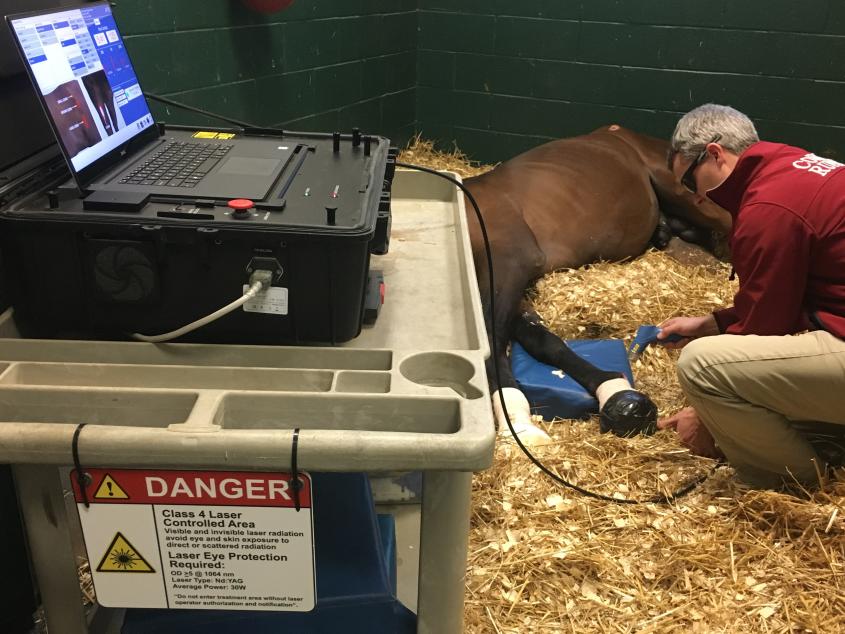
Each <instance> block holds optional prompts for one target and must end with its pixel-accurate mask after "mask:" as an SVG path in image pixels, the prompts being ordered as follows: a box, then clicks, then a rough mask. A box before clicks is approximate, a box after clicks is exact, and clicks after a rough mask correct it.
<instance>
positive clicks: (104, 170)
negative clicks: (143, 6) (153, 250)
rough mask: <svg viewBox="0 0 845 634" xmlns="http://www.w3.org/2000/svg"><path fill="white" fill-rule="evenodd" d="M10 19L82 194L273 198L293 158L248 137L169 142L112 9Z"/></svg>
mask: <svg viewBox="0 0 845 634" xmlns="http://www.w3.org/2000/svg"><path fill="white" fill-rule="evenodd" d="M6 20H7V22H8V23H9V26H10V28H11V32H12V39H13V41H14V42H15V43H16V45H17V48H18V52H19V53H20V55H21V58H22V60H23V64H24V66H25V67H26V70H27V73H28V74H29V77H30V79H31V80H32V84H33V86H34V87H35V92H36V94H37V96H38V98H39V100H40V102H41V106H42V108H43V110H44V114H45V115H46V117H47V120H48V121H49V124H50V126H51V127H52V130H53V133H54V135H55V137H56V140H57V141H58V144H59V147H60V148H61V151H62V153H63V154H64V157H65V159H66V160H67V164H68V167H69V168H70V171H71V174H72V175H73V178H74V180H75V181H76V184H77V186H78V187H79V189H80V190H81V191H82V192H93V191H111V192H115V191H116V192H120V191H127V192H144V193H149V194H151V195H160V196H168V197H173V196H177V197H186V198H192V199H196V198H215V199H224V200H225V199H231V198H249V199H252V200H263V199H266V198H267V197H268V195H269V194H270V190H271V188H272V187H273V184H274V183H275V181H276V180H277V179H278V177H279V175H280V173H281V172H282V170H283V169H284V167H285V165H286V163H287V161H288V160H289V159H290V157H291V155H292V153H293V150H294V148H293V147H290V146H289V145H287V144H284V143H280V142H279V140H278V139H268V138H266V137H264V138H260V137H250V136H244V135H243V134H240V133H219V132H207V131H188V130H167V131H166V132H165V133H164V134H163V135H162V134H161V133H160V131H159V129H158V126H156V125H155V122H154V121H153V116H152V114H151V113H150V109H149V106H148V104H147V100H146V98H145V96H144V93H143V91H142V90H141V85H140V82H139V81H138V78H137V76H136V74H135V69H134V68H133V66H132V61H131V60H130V58H129V53H128V51H127V50H126V47H125V46H124V43H123V38H122V37H121V34H120V31H119V29H118V27H117V24H116V23H115V19H114V16H113V15H112V11H111V7H110V6H109V3H108V2H95V3H88V4H85V5H80V6H77V7H61V8H53V9H42V10H41V11H35V12H29V13H22V14H17V15H10V16H6Z"/></svg>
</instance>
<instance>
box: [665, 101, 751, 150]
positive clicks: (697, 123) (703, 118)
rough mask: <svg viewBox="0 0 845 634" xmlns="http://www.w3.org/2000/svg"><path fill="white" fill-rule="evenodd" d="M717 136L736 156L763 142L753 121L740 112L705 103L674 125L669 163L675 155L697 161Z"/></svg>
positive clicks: (727, 107)
mask: <svg viewBox="0 0 845 634" xmlns="http://www.w3.org/2000/svg"><path fill="white" fill-rule="evenodd" d="M717 135H720V136H721V138H720V139H719V141H718V143H719V145H721V146H722V147H723V148H725V149H726V150H728V151H730V152H733V153H734V154H737V155H739V154H742V153H743V152H744V151H745V150H747V149H748V148H749V147H750V146H751V145H753V144H755V143H757V141H759V140H760V137H759V136H758V135H757V130H756V128H755V127H754V124H753V123H752V122H751V119H749V118H748V117H747V116H746V115H744V114H742V113H741V112H740V111H739V110H735V109H734V108H731V107H730V106H720V105H719V104H715V103H706V104H704V105H703V106H699V107H698V108H696V109H694V110H690V111H689V112H688V113H686V114H685V115H684V116H683V117H681V120H680V121H678V125H676V126H675V132H674V133H673V134H672V149H671V152H670V155H669V161H670V164H671V161H672V160H673V158H674V156H675V155H676V154H680V155H681V156H683V157H684V158H686V159H689V160H693V159H695V158H696V157H697V156H698V154H699V153H700V152H701V151H702V150H703V149H704V148H705V147H706V146H707V144H708V143H712V142H713V139H714V138H715V137H716V136H717Z"/></svg>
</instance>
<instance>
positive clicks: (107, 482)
mask: <svg viewBox="0 0 845 634" xmlns="http://www.w3.org/2000/svg"><path fill="white" fill-rule="evenodd" d="M94 498H95V499H99V500H128V499H129V496H128V495H126V491H124V490H123V489H121V488H120V485H119V484H118V483H117V482H115V481H114V478H112V477H111V476H110V475H109V474H108V473H107V474H106V475H105V476H104V477H103V481H102V482H100V486H98V487H97V492H96V493H95V494H94Z"/></svg>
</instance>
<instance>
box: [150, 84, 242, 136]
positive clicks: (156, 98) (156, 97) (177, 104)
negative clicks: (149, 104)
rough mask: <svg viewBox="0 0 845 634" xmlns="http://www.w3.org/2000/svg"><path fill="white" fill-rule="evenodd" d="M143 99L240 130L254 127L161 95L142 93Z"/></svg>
mask: <svg viewBox="0 0 845 634" xmlns="http://www.w3.org/2000/svg"><path fill="white" fill-rule="evenodd" d="M144 96H145V97H148V98H149V99H152V100H153V101H158V102H159V103H163V104H165V105H168V106H173V107H175V108H182V109H183V110H189V111H190V112H196V113H197V114H201V115H203V116H205V117H209V118H211V119H219V120H220V121H225V122H226V123H231V124H234V125H236V126H240V127H241V128H255V127H256V126H254V125H252V124H251V123H246V122H245V121H239V120H237V119H233V118H231V117H226V116H223V115H221V114H217V113H215V112H209V111H208V110H203V109H202V108H197V107H195V106H189V105H188V104H186V103H180V102H178V101H173V99H169V98H167V97H162V96H161V95H156V94H153V93H150V92H145V93H144Z"/></svg>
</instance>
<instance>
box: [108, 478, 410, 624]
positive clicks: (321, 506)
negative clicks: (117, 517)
mask: <svg viewBox="0 0 845 634" xmlns="http://www.w3.org/2000/svg"><path fill="white" fill-rule="evenodd" d="M311 477H312V481H313V483H314V545H315V549H316V552H315V557H316V567H317V569H316V577H317V579H316V581H317V604H316V607H315V608H314V609H313V610H312V611H311V612H249V611H234V610H147V609H143V610H141V609H132V610H127V612H126V618H125V620H124V623H123V629H122V630H121V632H122V634H338V633H341V632H342V633H344V634H380V633H384V634H406V633H407V634H412V633H413V632H416V616H415V615H414V613H413V612H411V611H410V610H408V609H407V608H406V607H405V606H404V605H402V604H401V603H400V602H399V600H398V599H396V533H395V526H394V522H393V517H392V516H389V515H387V516H377V515H376V513H375V509H374V506H373V498H372V494H371V492H370V485H369V481H368V480H367V476H366V475H365V474H362V473H352V474H341V473H312V474H311Z"/></svg>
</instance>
